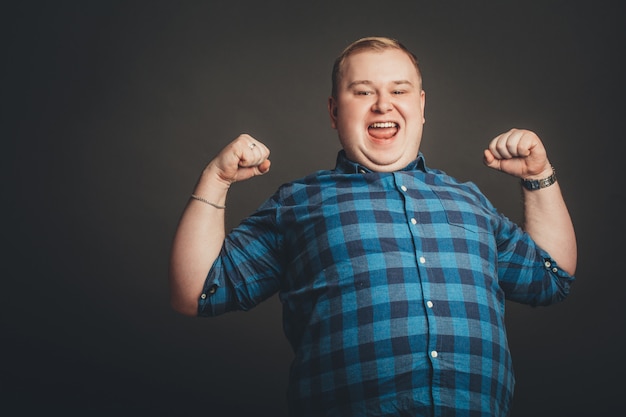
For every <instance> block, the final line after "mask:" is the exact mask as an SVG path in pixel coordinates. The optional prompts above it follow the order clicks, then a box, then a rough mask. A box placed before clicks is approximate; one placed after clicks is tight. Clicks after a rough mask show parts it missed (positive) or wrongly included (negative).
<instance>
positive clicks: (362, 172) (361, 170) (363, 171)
mask: <svg viewBox="0 0 626 417" xmlns="http://www.w3.org/2000/svg"><path fill="white" fill-rule="evenodd" d="M359 173H361V174H367V171H366V170H364V169H363V168H361V169H359Z"/></svg>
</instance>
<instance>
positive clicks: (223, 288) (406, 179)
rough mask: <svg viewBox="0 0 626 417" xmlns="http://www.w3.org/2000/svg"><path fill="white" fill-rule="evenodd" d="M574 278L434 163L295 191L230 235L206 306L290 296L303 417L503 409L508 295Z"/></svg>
mask: <svg viewBox="0 0 626 417" xmlns="http://www.w3.org/2000/svg"><path fill="white" fill-rule="evenodd" d="M573 279H574V278H573V277H571V276H569V275H567V274H566V273H565V272H564V271H562V270H560V269H559V268H558V266H557V265H556V263H555V262H554V261H553V260H552V259H550V256H549V255H548V254H547V253H545V252H543V251H542V250H541V249H540V248H538V247H537V246H536V245H535V244H534V243H533V241H532V240H531V239H530V237H529V236H528V235H527V234H526V233H524V232H523V231H522V230H521V229H520V228H518V227H517V226H516V225H514V224H513V223H512V222H510V221H509V220H508V219H507V218H505V217H504V216H502V215H500V214H498V213H497V211H496V210H495V209H494V207H493V206H492V205H491V204H490V203H489V202H488V201H487V199H486V198H485V197H484V196H483V195H482V194H481V193H480V191H478V189H477V188H476V187H475V186H474V185H473V184H472V183H459V182H457V181H456V180H454V179H453V178H451V177H449V176H447V175H446V174H444V173H443V172H441V171H437V170H433V169H429V168H426V166H425V164H424V159H423V157H422V156H421V155H420V157H419V158H418V159H417V160H416V161H415V162H414V163H412V164H411V165H410V166H409V167H407V168H406V169H405V170H403V171H399V172H395V173H373V172H370V171H368V170H366V169H363V168H362V167H359V166H358V165H355V164H353V163H351V162H350V161H348V160H347V159H346V158H345V155H344V154H343V152H340V154H339V156H338V159H337V166H336V168H335V170H332V171H320V172H318V173H316V174H314V175H311V176H308V177H306V178H304V179H302V180H299V181H295V182H293V183H289V184H286V185H284V186H282V187H281V188H280V189H279V190H278V191H277V193H276V194H275V195H274V196H273V197H272V198H270V199H269V200H268V201H267V202H266V203H264V204H263V205H262V206H261V207H260V208H259V210H258V211H257V212H256V213H254V214H253V215H252V216H250V217H249V218H248V219H246V220H244V221H243V222H242V224H241V225H240V226H238V227H237V228H236V229H235V230H233V231H232V232H231V233H230V234H229V235H228V236H227V238H226V241H225V243H224V247H223V250H222V252H221V255H220V257H219V258H218V259H217V261H216V262H215V264H214V265H213V268H212V269H211V272H210V273H209V276H208V278H207V280H206V283H205V286H204V291H203V295H202V296H201V298H200V300H199V315H201V316H213V315H218V314H221V313H224V312H226V311H230V310H248V309H250V308H252V307H254V306H255V305H257V304H258V303H259V302H261V301H263V300H264V299H266V298H268V297H270V296H272V295H273V294H275V293H277V292H278V293H279V297H280V300H281V302H282V303H283V306H284V329H285V334H286V336H287V338H288V340H289V341H290V343H291V345H292V347H293V349H294V352H295V358H294V362H293V364H292V367H291V372H290V385H289V392H288V398H289V407H290V412H291V415H294V416H309V415H311V416H318V415H319V416H383V415H385V416H387V415H411V416H490V417H492V416H504V415H507V413H508V409H509V403H510V400H511V397H512V393H513V385H514V377H513V370H512V363H511V356H510V353H509V348H508V346H507V339H506V333H505V328H504V306H505V298H507V299H510V300H515V301H518V302H522V303H526V304H530V305H547V304H550V303H553V302H557V301H560V300H562V299H563V298H564V297H565V296H566V295H567V294H568V292H569V284H570V282H571V281H572V280H573Z"/></svg>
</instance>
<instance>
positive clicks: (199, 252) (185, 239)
mask: <svg viewBox="0 0 626 417" xmlns="http://www.w3.org/2000/svg"><path fill="white" fill-rule="evenodd" d="M227 191H228V185H227V184H225V183H223V182H221V181H219V180H216V179H215V176H214V175H213V173H212V172H211V169H210V167H207V169H205V171H204V172H203V174H202V176H201V177H200V179H199V181H198V184H197V185H196V187H195V189H194V192H193V194H194V195H197V196H199V197H202V198H204V199H206V200H208V201H210V202H212V203H215V204H216V205H218V206H224V205H225V202H226V194H227ZM224 236H225V230H224V209H221V208H217V207H214V206H212V205H209V204H206V203H204V202H202V201H198V200H196V199H190V200H189V202H188V204H187V206H186V208H185V210H184V211H183V214H182V216H181V219H180V222H179V224H178V228H177V230H176V234H175V236H174V240H173V244H172V252H171V258H170V270H169V280H170V293H171V303H172V307H173V308H174V309H175V310H176V311H178V312H180V313H183V314H186V315H192V316H195V315H196V312H197V300H198V296H199V295H200V293H201V291H202V285H203V284H204V281H205V279H206V276H207V274H208V272H209V270H210V268H211V265H212V264H213V262H214V261H215V259H216V258H217V256H218V255H219V252H220V250H221V247H222V244H223V242H224Z"/></svg>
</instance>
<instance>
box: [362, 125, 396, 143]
mask: <svg viewBox="0 0 626 417" xmlns="http://www.w3.org/2000/svg"><path fill="white" fill-rule="evenodd" d="M399 128H400V126H399V125H398V124H397V123H396V122H377V123H372V124H371V125H369V126H368V127H367V131H368V133H369V135H370V136H371V137H372V138H374V139H378V140H384V139H391V138H392V137H394V136H395V135H396V133H398V129H399Z"/></svg>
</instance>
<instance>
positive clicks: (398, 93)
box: [392, 90, 406, 95]
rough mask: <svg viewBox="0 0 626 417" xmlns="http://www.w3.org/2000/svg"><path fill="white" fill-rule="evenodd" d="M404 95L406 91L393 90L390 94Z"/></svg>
mask: <svg viewBox="0 0 626 417" xmlns="http://www.w3.org/2000/svg"><path fill="white" fill-rule="evenodd" d="M404 93H406V91H404V90H395V91H394V92H393V93H392V94H394V95H400V94H404Z"/></svg>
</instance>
